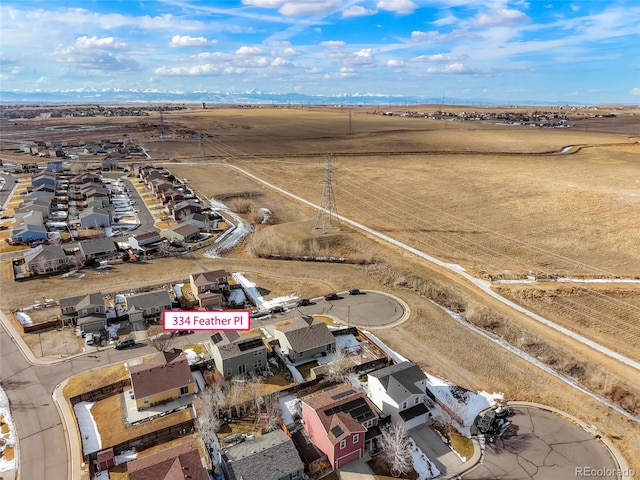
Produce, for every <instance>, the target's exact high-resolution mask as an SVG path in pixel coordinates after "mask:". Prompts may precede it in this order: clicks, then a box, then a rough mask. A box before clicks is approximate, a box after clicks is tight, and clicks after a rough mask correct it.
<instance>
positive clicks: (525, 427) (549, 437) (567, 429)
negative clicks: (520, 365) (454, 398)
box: [463, 406, 618, 480]
mask: <svg viewBox="0 0 640 480" xmlns="http://www.w3.org/2000/svg"><path fill="white" fill-rule="evenodd" d="M513 408H514V411H515V416H513V417H511V421H512V423H513V427H514V431H513V433H514V434H513V435H512V436H508V437H505V438H502V439H499V440H497V441H495V442H494V443H487V445H486V449H485V453H484V458H483V459H482V460H481V462H480V464H479V465H478V466H477V467H476V468H475V469H473V470H472V471H470V472H469V473H467V474H466V475H463V478H465V479H470V480H471V479H478V480H484V479H487V478H500V479H524V480H527V479H531V480H557V479H571V478H580V477H589V478H591V479H609V480H611V479H612V478H616V477H615V475H611V474H609V475H604V476H598V475H596V474H595V473H594V474H589V475H587V474H584V473H583V474H582V475H580V474H579V472H580V470H578V469H583V470H582V471H583V472H585V471H586V469H591V470H589V472H590V473H593V472H595V471H597V470H600V472H602V473H606V472H607V470H608V471H609V472H611V471H614V470H615V469H616V468H618V467H617V465H616V463H615V462H614V460H613V458H612V457H611V455H610V453H609V451H608V450H607V449H606V448H605V447H604V445H603V444H602V442H601V441H600V440H599V439H598V438H596V437H594V436H593V435H592V434H591V433H588V432H586V431H585V430H584V429H583V428H581V427H579V426H578V425H575V424H574V423H571V422H569V421H568V420H565V419H564V418H562V417H560V416H558V415H556V414H554V413H551V412H549V411H546V410H541V409H538V408H531V407H520V406H518V407H513Z"/></svg>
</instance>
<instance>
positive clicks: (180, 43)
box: [169, 35, 216, 47]
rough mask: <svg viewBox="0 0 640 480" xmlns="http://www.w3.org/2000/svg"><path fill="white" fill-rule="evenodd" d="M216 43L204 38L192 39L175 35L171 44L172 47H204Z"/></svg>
mask: <svg viewBox="0 0 640 480" xmlns="http://www.w3.org/2000/svg"><path fill="white" fill-rule="evenodd" d="M213 43H216V41H215V40H207V39H206V38H204V37H190V36H188V35H174V36H173V37H172V38H171V41H170V42H169V46H170V47H203V46H206V45H211V44H213Z"/></svg>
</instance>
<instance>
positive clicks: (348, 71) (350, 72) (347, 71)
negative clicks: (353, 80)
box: [338, 67, 357, 78]
mask: <svg viewBox="0 0 640 480" xmlns="http://www.w3.org/2000/svg"><path fill="white" fill-rule="evenodd" d="M338 76H340V77H342V78H350V77H355V76H357V73H356V71H355V69H353V68H351V67H342V68H341V69H340V73H339V74H338Z"/></svg>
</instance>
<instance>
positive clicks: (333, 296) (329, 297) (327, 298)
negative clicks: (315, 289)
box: [324, 292, 340, 300]
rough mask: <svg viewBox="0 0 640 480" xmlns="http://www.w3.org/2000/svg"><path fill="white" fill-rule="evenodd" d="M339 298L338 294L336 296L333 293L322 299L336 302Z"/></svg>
mask: <svg viewBox="0 0 640 480" xmlns="http://www.w3.org/2000/svg"><path fill="white" fill-rule="evenodd" d="M339 298H340V297H339V296H338V294H337V293H335V292H332V293H327V294H326V295H325V296H324V299H325V300H338V299H339Z"/></svg>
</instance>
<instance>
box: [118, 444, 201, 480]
mask: <svg viewBox="0 0 640 480" xmlns="http://www.w3.org/2000/svg"><path fill="white" fill-rule="evenodd" d="M127 475H128V476H127V478H128V479H129V480H186V479H189V480H209V478H210V477H209V474H208V473H207V469H206V468H205V467H204V466H203V464H202V459H201V458H200V453H199V452H198V447H197V446H196V445H195V444H194V443H193V442H185V443H181V444H179V445H176V446H174V447H171V448H167V449H165V450H161V451H160V452H158V453H154V454H153V455H147V456H145V457H143V458H139V459H136V460H133V461H131V462H127Z"/></svg>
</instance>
